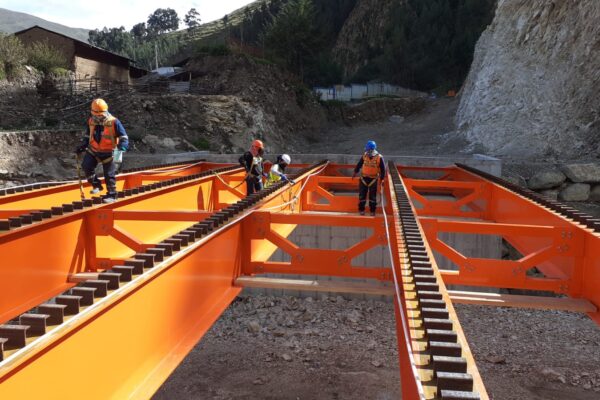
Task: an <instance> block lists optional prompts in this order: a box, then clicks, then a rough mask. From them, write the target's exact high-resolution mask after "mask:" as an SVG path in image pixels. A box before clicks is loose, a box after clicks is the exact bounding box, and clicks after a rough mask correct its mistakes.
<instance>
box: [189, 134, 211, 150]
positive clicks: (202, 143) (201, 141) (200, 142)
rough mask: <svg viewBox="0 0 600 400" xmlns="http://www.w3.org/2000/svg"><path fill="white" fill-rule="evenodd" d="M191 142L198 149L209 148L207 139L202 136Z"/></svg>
mask: <svg viewBox="0 0 600 400" xmlns="http://www.w3.org/2000/svg"><path fill="white" fill-rule="evenodd" d="M192 144H193V145H194V147H196V148H197V149H198V150H209V149H210V143H209V141H208V140H207V139H206V138H203V137H201V138H198V139H196V140H194V141H193V142H192Z"/></svg>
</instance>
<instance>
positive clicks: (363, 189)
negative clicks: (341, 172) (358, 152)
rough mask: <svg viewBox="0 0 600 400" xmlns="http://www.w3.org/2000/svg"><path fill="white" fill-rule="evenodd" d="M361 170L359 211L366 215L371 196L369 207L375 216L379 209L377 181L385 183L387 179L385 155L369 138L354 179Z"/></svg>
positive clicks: (355, 170) (357, 165) (355, 169)
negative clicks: (378, 150)
mask: <svg viewBox="0 0 600 400" xmlns="http://www.w3.org/2000/svg"><path fill="white" fill-rule="evenodd" d="M359 172H360V180H359V182H358V212H359V213H360V215H365V205H366V203H367V196H368V198H369V209H370V211H371V215H372V216H375V212H376V211H377V188H378V186H379V185H378V184H377V182H378V181H380V182H381V184H383V182H384V180H385V176H386V175H385V163H384V161H383V156H382V155H381V154H379V153H378V152H377V143H375V142H374V141H372V140H369V141H368V142H367V144H366V146H365V153H364V154H363V156H362V157H361V159H360V161H358V164H356V168H354V173H353V174H352V179H354V178H355V177H356V175H357V174H358V173H359Z"/></svg>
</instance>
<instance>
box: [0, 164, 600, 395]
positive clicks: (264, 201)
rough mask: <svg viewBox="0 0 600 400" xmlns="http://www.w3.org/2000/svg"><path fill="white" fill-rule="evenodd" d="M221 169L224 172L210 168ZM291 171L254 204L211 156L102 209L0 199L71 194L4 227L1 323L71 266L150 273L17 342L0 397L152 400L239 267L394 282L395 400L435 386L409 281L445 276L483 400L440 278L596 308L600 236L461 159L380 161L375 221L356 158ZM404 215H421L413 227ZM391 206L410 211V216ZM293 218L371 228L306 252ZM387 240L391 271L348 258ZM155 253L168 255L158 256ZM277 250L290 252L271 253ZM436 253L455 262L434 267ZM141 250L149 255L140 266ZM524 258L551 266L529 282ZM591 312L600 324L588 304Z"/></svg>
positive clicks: (140, 175) (237, 173)
mask: <svg viewBox="0 0 600 400" xmlns="http://www.w3.org/2000/svg"><path fill="white" fill-rule="evenodd" d="M220 167H229V168H228V169H226V170H219V171H220V172H219V171H216V172H215V170H214V169H215V168H220ZM292 167H294V168H292V169H291V170H292V171H293V170H297V169H298V168H304V169H303V170H302V171H303V172H302V173H301V174H300V175H299V176H298V177H295V181H296V183H295V184H294V185H286V184H283V183H282V184H281V185H279V186H277V187H276V188H273V190H268V191H264V192H261V193H259V194H258V195H255V196H254V197H252V196H251V197H248V198H246V196H245V190H246V189H245V185H244V184H243V179H244V175H245V173H244V171H243V170H242V169H241V168H239V167H235V166H229V165H227V164H209V163H197V164H193V165H188V166H180V167H178V166H173V167H166V168H161V169H156V170H153V171H140V172H134V173H131V174H127V175H123V176H121V177H120V178H119V190H125V191H127V190H129V192H128V193H127V195H126V196H125V197H124V198H120V199H119V201H117V202H116V203H113V204H109V205H101V204H99V205H92V204H88V205H86V206H82V205H81V204H80V205H78V206H80V207H83V208H82V209H73V207H74V206H75V203H76V200H79V192H78V188H77V185H76V184H65V185H61V186H56V187H52V188H40V189H36V190H31V191H28V192H23V193H14V194H8V195H6V196H1V197H0V209H1V210H2V211H0V219H5V220H8V218H10V217H17V216H20V215H21V214H23V213H30V212H31V211H33V210H38V209H48V208H50V207H51V206H55V207H58V206H61V205H63V204H65V203H72V202H75V203H72V205H69V204H67V206H68V207H67V208H69V207H70V208H69V209H68V211H65V214H64V215H55V216H54V217H52V218H48V219H42V220H41V221H33V223H32V221H27V220H26V219H22V221H21V222H23V224H25V225H24V226H22V227H18V226H17V225H15V226H14V227H13V225H10V226H9V227H8V229H9V230H8V231H6V232H0V254H2V256H3V263H2V264H0V293H2V297H0V323H3V322H6V321H8V320H10V319H12V318H15V317H17V316H18V315H20V314H22V313H24V312H26V311H28V310H30V309H32V308H33V307H35V306H37V305H39V304H41V303H44V302H46V301H47V300H49V299H50V298H52V297H53V296H57V295H60V294H61V293H63V292H65V290H67V289H69V288H71V287H73V286H74V285H75V284H74V283H69V276H70V275H72V274H75V273H79V272H90V271H98V272H100V273H102V271H105V270H111V271H116V269H114V270H113V269H112V268H113V266H121V265H123V264H124V263H127V262H128V261H131V262H132V263H133V264H131V265H138V267H139V266H140V265H141V264H144V267H143V268H142V267H139V268H142V272H139V271H138V273H137V274H136V275H135V276H133V278H132V281H131V282H128V281H122V282H120V283H118V286H117V287H116V288H113V289H110V290H108V292H107V294H106V295H105V296H102V297H101V298H100V297H99V298H97V299H95V300H94V301H93V304H91V305H89V306H87V307H83V308H81V309H80V312H79V313H76V315H74V316H72V317H69V318H67V319H66V320H65V322H64V323H62V324H56V325H52V326H50V327H49V329H48V333H46V334H44V335H42V336H39V337H37V336H36V337H34V338H31V339H27V340H28V341H27V343H26V346H24V347H22V348H20V349H17V350H8V351H6V349H5V352H4V358H5V359H4V361H0V398H13V397H21V398H22V397H33V396H39V397H48V394H49V393H50V394H51V397H61V398H82V397H86V398H107V397H113V398H125V397H131V398H148V397H150V396H151V395H152V394H153V393H154V391H155V390H156V389H157V388H158V387H159V386H160V385H161V384H162V382H163V381H164V380H165V379H166V378H167V377H168V375H169V374H170V373H171V372H172V371H173V369H174V368H175V367H176V366H177V364H178V363H179V362H181V360H182V359H183V358H184V357H185V355H186V354H187V352H189V350H190V349H191V348H192V347H193V346H194V344H195V343H196V342H197V341H198V340H199V339H200V338H201V337H202V335H203V334H204V333H205V332H206V331H207V330H208V329H209V328H210V326H211V325H212V324H213V322H214V321H215V320H216V319H217V318H218V317H219V315H220V314H221V312H222V311H223V310H224V309H225V308H226V307H227V306H228V305H229V303H230V302H231V301H232V300H233V299H234V298H235V296H236V295H237V294H238V293H239V291H240V290H241V289H240V288H239V287H236V286H234V281H235V280H236V278H238V277H240V276H243V275H255V274H263V273H284V274H305V275H325V276H340V277H351V278H360V279H365V278H367V279H374V280H379V281H388V282H392V283H393V284H394V285H395V288H396V293H395V310H396V321H397V336H398V345H399V357H400V358H399V361H400V373H401V379H402V392H403V398H404V399H405V400H413V399H429V398H434V397H435V396H439V393H437V391H438V388H439V387H438V386H439V385H440V384H439V382H438V381H437V380H436V379H434V377H433V371H434V370H433V369H432V367H431V362H432V361H431V354H430V349H429V347H428V346H429V344H428V342H427V341H426V340H425V339H424V337H425V336H424V335H425V328H424V315H425V314H424V313H427V312H430V313H431V312H433V313H439V312H440V310H437V311H436V310H433V311H431V310H429V311H428V310H423V309H422V307H423V306H422V304H421V303H420V302H422V300H419V299H418V298H417V292H418V290H417V286H418V285H419V282H420V281H419V279H426V281H427V282H431V281H432V280H433V281H435V282H438V283H439V285H438V286H439V293H440V296H441V299H442V300H443V301H442V303H443V305H444V309H447V310H448V319H449V320H450V321H451V322H450V324H451V328H452V329H454V331H456V332H457V341H458V344H459V345H460V346H461V349H462V352H463V353H462V354H463V357H464V358H465V359H466V361H465V363H466V364H465V365H466V367H465V368H466V371H467V372H468V373H469V376H470V377H471V378H470V379H472V381H473V385H474V388H475V390H476V391H477V392H478V393H479V394H480V396H481V398H482V399H485V398H487V395H486V392H485V388H484V387H483V385H482V383H481V379H480V377H479V373H478V372H477V368H476V366H475V363H474V360H473V357H472V356H471V354H470V351H469V349H468V344H467V342H466V339H465V337H464V334H463V333H462V330H461V329H460V324H459V323H458V319H457V317H456V314H455V312H454V309H453V307H452V304H451V302H450V298H449V296H448V294H447V292H446V289H445V285H444V282H445V283H448V284H466V285H471V286H497V287H514V288H526V289H536V290H550V291H555V292H559V293H565V294H568V295H570V296H572V297H580V298H585V299H588V300H590V301H591V302H592V303H594V304H595V305H596V306H598V304H599V303H600V298H599V296H600V294H599V293H600V290H598V288H600V272H599V271H600V266H599V265H598V263H600V261H598V260H600V254H597V253H598V252H600V246H598V243H597V241H598V239H599V237H598V235H597V234H596V233H594V232H592V231H591V230H589V229H584V228H583V227H582V226H580V225H577V224H575V223H573V221H570V220H567V219H565V218H563V217H561V216H560V215H558V214H556V213H553V212H551V211H550V210H547V209H544V208H542V207H539V206H538V205H535V204H534V203H532V202H531V201H529V200H527V199H525V198H523V197H522V196H519V195H517V194H515V193H513V192H511V191H510V190H508V189H506V188H504V187H502V186H500V185H497V184H495V183H493V182H491V181H489V180H486V179H483V178H481V177H480V176H477V175H476V174H473V173H471V172H468V171H466V170H464V169H461V168H457V167H445V168H427V167H400V168H398V170H397V171H399V172H400V173H401V175H402V176H401V177H397V178H395V179H396V180H395V181H394V184H393V185H392V184H391V183H390V182H391V180H392V179H391V177H392V175H394V176H395V174H396V170H394V171H390V173H391V175H389V176H388V179H387V182H388V183H387V184H386V186H385V188H384V189H383V190H382V191H381V193H380V194H379V198H380V199H381V200H380V203H381V207H379V209H378V210H379V212H380V213H379V214H378V216H377V217H375V218H369V217H360V216H357V215H356V214H355V212H356V211H355V210H356V208H357V207H356V205H357V199H356V189H357V185H358V181H357V180H352V179H351V178H350V176H349V175H350V174H351V169H352V168H353V167H354V166H353V165H335V164H331V163H325V164H319V165H315V166H308V165H301V164H299V165H293V166H292ZM208 170H211V171H213V172H206V173H205V171H208ZM199 173H203V174H204V175H202V174H201V175H202V176H200V175H198V174H199ZM151 183H153V185H149V184H151ZM163 183H164V184H165V185H164V186H162V184H163ZM141 185H144V186H142V187H143V188H144V190H141V188H140V186H141ZM138 188H140V190H138ZM138 192H139V193H138ZM123 193H125V192H123ZM396 193H399V194H400V195H401V197H402V198H397V197H396ZM409 202H410V203H409ZM409 204H410V205H409ZM232 207H233V208H232ZM58 208H60V207H58ZM57 212H59V213H60V212H62V211H61V210H60V209H59V210H58V211H57ZM413 212H414V213H415V214H416V215H417V218H416V219H415V220H414V222H411V221H412V220H410V218H412V213H413ZM349 213H350V214H349ZM401 213H404V215H405V216H408V217H406V218H409V217H410V218H409V219H407V220H406V221H405V222H406V224H404V222H403V220H401V217H400V215H401ZM437 217H443V219H442V218H437ZM468 218H470V219H471V220H468ZM473 218H477V220H476V221H473V220H472V219H473ZM10 223H11V224H12V223H13V221H10ZM19 223H20V222H19ZM299 225H316V226H329V227H331V226H336V227H345V226H347V227H357V228H362V229H367V230H369V232H370V233H369V235H367V237H366V238H365V239H364V240H362V241H360V242H359V243H356V244H354V245H352V246H349V247H348V248H346V249H339V250H334V249H321V248H318V249H317V248H303V247H301V246H298V245H296V244H294V243H293V242H292V241H291V240H289V239H288V236H289V235H290V234H291V233H292V232H293V231H294V229H295V228H296V227H297V226H299ZM5 227H6V226H5ZM440 232H456V233H461V234H479V235H481V234H494V235H500V236H503V237H504V238H505V239H506V240H507V241H509V242H510V243H511V244H512V245H513V246H514V247H515V248H516V249H517V250H519V251H520V252H521V253H522V254H524V257H523V258H522V259H521V260H515V261H506V260H488V259H476V258H472V257H467V256H465V255H463V254H460V252H458V251H457V250H455V249H452V248H450V247H449V246H448V245H447V244H445V243H444V242H442V241H440V240H439V238H438V234H439V233H440ZM422 234H423V235H422ZM196 235H197V236H196ZM190 238H192V239H190ZM188 240H190V243H187V242H188ZM421 240H422V244H420V243H421ZM168 241H170V242H168ZM167 242H168V244H165V243H167ZM186 243H187V244H186ZM415 243H417V244H415ZM158 245H162V249H163V250H160V249H159V248H157V247H156V246H158ZM179 245H181V249H180V250H178V251H175V250H176V247H178V246H179ZM386 245H388V247H389V251H390V257H391V259H392V266H393V267H392V268H389V267H383V266H376V267H371V266H369V267H366V266H356V265H353V264H352V260H353V259H355V258H356V257H357V256H358V255H360V254H364V253H365V252H367V251H369V250H370V249H372V248H374V247H377V246H386ZM411 246H412V247H411ZM165 248H169V249H173V254H172V255H167V254H166V253H165V252H164V251H165V250H164V249H165ZM415 249H416V250H415ZM277 250H282V251H284V252H285V253H287V254H288V255H289V256H290V261H289V262H272V261H269V259H270V257H271V256H272V255H273V254H274V253H275V252H276V251H277ZM433 251H437V252H439V253H440V254H442V255H444V256H446V257H448V258H450V259H451V260H452V261H453V262H454V263H456V264H457V265H458V266H459V267H460V270H459V271H439V270H438V269H437V266H436V263H435V260H434V259H433ZM156 254H159V255H160V257H158V256H156ZM163 256H164V257H163ZM132 257H136V258H135V259H134V260H132V259H131V258H132ZM148 257H150V259H151V260H152V261H151V262H150V264H149V265H146V263H147V262H148V261H146V260H148ZM418 259H421V260H424V259H429V260H431V261H430V262H429V264H431V265H429V264H427V263H424V264H427V266H428V268H429V269H428V268H420V270H426V272H427V273H431V275H428V276H425V277H424V278H423V276H419V275H418V274H417V275H415V273H416V272H415V271H418V270H419V268H418V267H416V266H415V265H416V264H415V263H414V262H415V260H418ZM136 260H137V261H136ZM419 262H421V263H422V264H423V262H422V261H419ZM140 263H141V264H140ZM424 264H423V265H424ZM532 267H536V268H538V269H539V270H540V271H542V272H543V273H544V274H545V275H546V276H545V277H544V278H534V277H530V276H528V275H527V274H526V271H527V269H530V268H532ZM121 268H123V267H121ZM131 268H132V269H133V268H134V267H131ZM415 268H417V269H415ZM111 274H112V275H113V276H114V272H111V273H110V274H108V275H111ZM108 275H107V278H106V279H108ZM123 276H124V275H122V276H121V277H123ZM442 278H443V280H444V281H442ZM106 282H109V281H106ZM92 284H93V285H95V284H97V283H92ZM438 305H440V304H438ZM591 317H592V318H594V319H595V320H596V321H597V322H600V321H599V318H598V313H591ZM82 363H83V364H82ZM82 365H84V367H82ZM107 371H108V372H107ZM442 377H443V376H442ZM438 379H441V378H440V377H438ZM90 387H93V388H94V390H93V391H92V390H90Z"/></svg>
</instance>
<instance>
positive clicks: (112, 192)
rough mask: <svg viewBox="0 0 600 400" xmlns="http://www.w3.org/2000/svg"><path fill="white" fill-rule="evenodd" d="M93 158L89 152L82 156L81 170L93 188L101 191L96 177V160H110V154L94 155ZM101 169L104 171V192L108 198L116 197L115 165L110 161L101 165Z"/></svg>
mask: <svg viewBox="0 0 600 400" xmlns="http://www.w3.org/2000/svg"><path fill="white" fill-rule="evenodd" d="M95 154H96V157H97V158H96V157H94V156H93V155H92V154H90V153H89V152H86V153H85V155H84V156H83V161H82V163H81V168H82V169H83V171H84V172H85V177H86V179H87V181H88V182H89V183H90V184H92V186H94V187H95V188H98V189H100V190H102V182H100V179H98V175H96V167H97V166H98V163H99V162H98V160H100V161H104V160H106V159H108V158H112V153H95ZM102 169H103V170H104V182H105V183H106V192H107V194H108V195H109V196H112V197H115V196H116V195H117V179H116V168H115V163H114V162H113V161H112V160H111V161H110V162H107V163H102Z"/></svg>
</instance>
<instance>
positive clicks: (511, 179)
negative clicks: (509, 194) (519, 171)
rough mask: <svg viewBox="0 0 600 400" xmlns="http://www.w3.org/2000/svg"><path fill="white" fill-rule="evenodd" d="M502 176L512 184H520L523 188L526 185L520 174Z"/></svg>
mask: <svg viewBox="0 0 600 400" xmlns="http://www.w3.org/2000/svg"><path fill="white" fill-rule="evenodd" d="M503 178H504V179H505V180H507V181H509V182H510V183H512V184H514V185H517V186H521V187H523V188H526V187H527V181H526V180H525V178H523V177H522V176H521V175H511V176H503Z"/></svg>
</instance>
